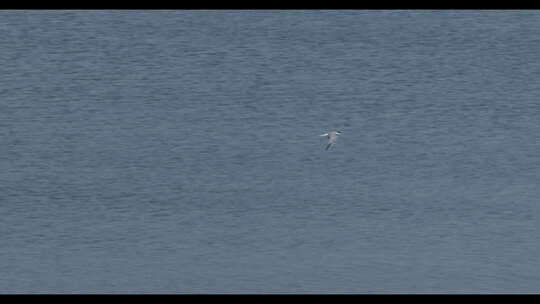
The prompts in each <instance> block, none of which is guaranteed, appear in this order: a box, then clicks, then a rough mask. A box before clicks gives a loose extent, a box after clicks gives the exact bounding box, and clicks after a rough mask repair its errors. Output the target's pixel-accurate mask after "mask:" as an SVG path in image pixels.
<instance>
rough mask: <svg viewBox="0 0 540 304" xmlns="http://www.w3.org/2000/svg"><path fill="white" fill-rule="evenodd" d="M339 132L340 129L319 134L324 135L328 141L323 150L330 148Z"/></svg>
mask: <svg viewBox="0 0 540 304" xmlns="http://www.w3.org/2000/svg"><path fill="white" fill-rule="evenodd" d="M340 134H341V131H330V132H328V133H324V134H321V135H320V136H326V137H327V138H328V143H327V144H326V148H325V150H328V149H330V147H331V146H333V145H334V144H335V143H336V141H337V136H338V135H340Z"/></svg>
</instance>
